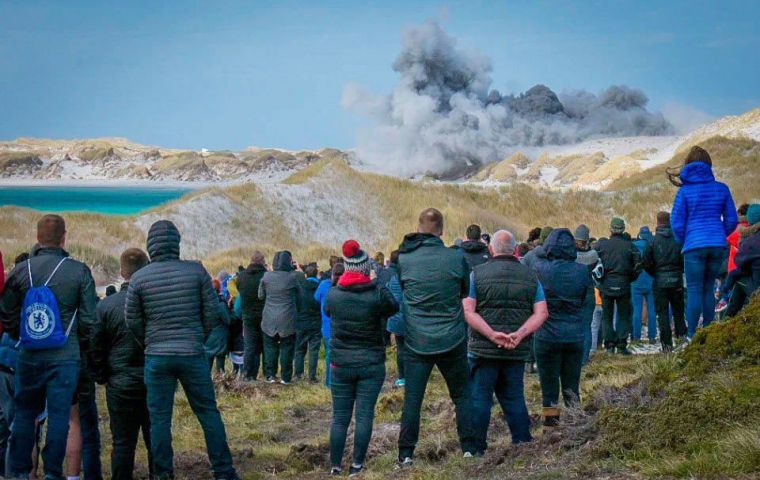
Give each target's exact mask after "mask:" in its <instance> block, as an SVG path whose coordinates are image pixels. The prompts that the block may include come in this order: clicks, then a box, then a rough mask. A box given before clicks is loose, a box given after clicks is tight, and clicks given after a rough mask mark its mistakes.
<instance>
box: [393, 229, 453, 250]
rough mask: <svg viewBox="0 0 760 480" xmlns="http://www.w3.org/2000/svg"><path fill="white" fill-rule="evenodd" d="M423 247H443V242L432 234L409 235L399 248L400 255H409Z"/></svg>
mask: <svg viewBox="0 0 760 480" xmlns="http://www.w3.org/2000/svg"><path fill="white" fill-rule="evenodd" d="M423 245H428V246H431V245H443V241H441V239H440V238H439V237H437V236H435V235H433V234H432V233H409V234H407V235H406V236H405V237H404V241H403V242H401V246H400V247H399V253H409V252H413V251H415V250H417V249H418V248H420V247H421V246H423Z"/></svg>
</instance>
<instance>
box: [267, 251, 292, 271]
mask: <svg viewBox="0 0 760 480" xmlns="http://www.w3.org/2000/svg"><path fill="white" fill-rule="evenodd" d="M272 268H274V270H275V271H278V272H292V271H293V255H292V254H291V253H290V252H289V251H287V250H283V251H281V252H277V253H276V254H275V256H274V265H272Z"/></svg>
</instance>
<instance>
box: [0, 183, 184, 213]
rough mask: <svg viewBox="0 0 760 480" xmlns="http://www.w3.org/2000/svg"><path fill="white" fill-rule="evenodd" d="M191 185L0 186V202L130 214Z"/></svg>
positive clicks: (55, 209)
mask: <svg viewBox="0 0 760 480" xmlns="http://www.w3.org/2000/svg"><path fill="white" fill-rule="evenodd" d="M191 190H192V189H189V188H160V187H69V186H33V187H4V186H0V206H4V205H15V206H19V207H27V208H33V209H35V210H40V211H43V212H95V213H104V214H108V215H130V214H134V213H139V212H142V211H144V210H148V209H150V208H153V207H156V206H158V205H161V204H162V203H166V202H169V201H171V200H175V199H177V198H179V197H181V196H182V195H184V194H186V193H188V192H190V191H191Z"/></svg>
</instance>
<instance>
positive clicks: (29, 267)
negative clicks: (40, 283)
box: [26, 258, 34, 288]
mask: <svg viewBox="0 0 760 480" xmlns="http://www.w3.org/2000/svg"><path fill="white" fill-rule="evenodd" d="M26 270H27V271H28V272H29V288H34V280H32V259H31V258H29V259H27V261H26Z"/></svg>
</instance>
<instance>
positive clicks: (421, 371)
mask: <svg viewBox="0 0 760 480" xmlns="http://www.w3.org/2000/svg"><path fill="white" fill-rule="evenodd" d="M404 355H405V357H404V370H405V375H406V379H405V380H406V387H405V389H404V411H403V413H402V414H401V432H400V434H399V439H398V450H399V459H400V460H403V459H404V458H405V457H410V458H411V457H412V456H413V455H414V449H415V447H416V446H417V440H418V439H419V436H420V410H421V408H422V401H423V399H424V398H425V390H426V389H427V384H428V380H429V379H430V374H431V373H432V372H433V367H436V366H437V367H438V370H440V372H441V375H443V379H444V380H445V381H446V387H448V390H449V396H450V397H451V400H452V401H453V402H454V409H455V411H456V423H457V433H458V434H459V443H460V445H461V447H462V451H463V452H474V451H475V443H474V442H475V437H474V432H473V428H472V421H471V415H472V408H471V405H470V389H469V388H468V382H469V378H470V366H469V364H468V362H467V341H463V342H462V343H461V344H460V345H459V346H458V347H456V348H454V349H453V350H450V351H448V352H444V353H439V354H435V355H420V354H417V353H414V352H413V351H411V350H409V348H406V349H405V350H404Z"/></svg>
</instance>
